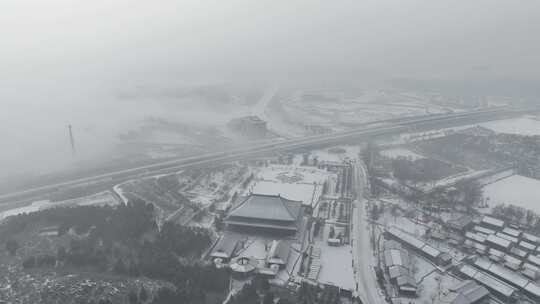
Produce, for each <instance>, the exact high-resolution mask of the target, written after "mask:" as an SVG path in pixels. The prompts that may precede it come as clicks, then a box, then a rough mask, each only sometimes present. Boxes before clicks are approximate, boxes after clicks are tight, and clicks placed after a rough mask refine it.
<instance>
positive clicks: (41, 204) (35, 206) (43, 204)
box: [0, 200, 51, 221]
mask: <svg viewBox="0 0 540 304" xmlns="http://www.w3.org/2000/svg"><path fill="white" fill-rule="evenodd" d="M50 205H51V201H49V200H44V201H35V202H33V203H32V204H31V205H28V206H24V207H18V208H13V209H9V210H5V211H3V212H1V213H0V221H1V220H3V219H5V218H6V217H8V216H12V215H18V214H23V213H31V212H36V211H39V210H41V209H45V208H47V207H50Z"/></svg>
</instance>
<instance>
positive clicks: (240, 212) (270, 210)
mask: <svg viewBox="0 0 540 304" xmlns="http://www.w3.org/2000/svg"><path fill="white" fill-rule="evenodd" d="M301 219H302V202H301V201H293V200H289V199H286V198H284V197H282V196H280V195H262V194H250V195H249V196H247V197H245V198H243V199H242V200H240V202H239V203H238V204H236V206H233V208H232V209H231V210H230V211H229V214H228V215H227V217H225V220H224V222H225V224H226V225H227V227H228V228H229V229H231V230H239V231H243V232H248V231H250V232H268V233H279V234H286V235H292V234H296V233H297V231H298V230H299V229H300V224H301Z"/></svg>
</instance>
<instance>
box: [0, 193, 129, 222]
mask: <svg viewBox="0 0 540 304" xmlns="http://www.w3.org/2000/svg"><path fill="white" fill-rule="evenodd" d="M117 204H119V201H118V200H117V199H116V197H115V196H113V195H112V193H111V192H110V191H105V192H101V193H98V194H95V195H91V196H85V197H81V198H76V199H70V200H65V201H58V202H51V201H49V200H43V201H35V202H33V203H32V204H31V205H28V206H24V207H18V208H13V209H9V210H5V211H3V212H0V221H1V220H3V219H5V218H6V217H8V216H12V215H18V214H23V213H31V212H36V211H40V210H45V209H48V208H52V207H70V206H71V207H74V206H104V205H111V206H114V205H117Z"/></svg>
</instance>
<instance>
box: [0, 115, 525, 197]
mask: <svg viewBox="0 0 540 304" xmlns="http://www.w3.org/2000/svg"><path fill="white" fill-rule="evenodd" d="M530 111H531V110H530V109H512V108H507V107H502V108H495V109H489V110H481V111H472V112H464V113H452V114H439V115H428V116H418V117H407V118H403V119H397V120H396V119H393V120H389V121H381V122H378V123H377V124H371V126H366V127H365V128H360V129H353V130H347V131H342V132H335V133H329V134H322V135H315V136H308V137H302V138H293V139H287V140H276V141H272V142H268V143H263V144H257V145H254V146H252V147H248V148H242V149H233V150H228V151H222V152H214V153H207V154H202V155H197V156H191V157H184V158H178V159H173V160H168V161H163V162H159V163H155V164H150V165H144V166H139V167H135V168H129V169H124V170H117V171H114V172H110V173H105V174H99V175H94V176H89V177H85V178H78V179H73V180H69V181H65V182H60V183H55V184H51V185H45V186H40V187H35V188H31V189H26V190H21V191H16V192H12V193H5V194H1V195H0V202H8V201H12V200H18V199H21V198H28V197H37V196H39V195H40V194H45V193H47V192H49V191H57V190H59V189H61V188H66V187H77V186H79V185H80V186H84V185H88V184H92V183H98V182H107V181H108V182H111V183H113V182H115V183H120V182H123V181H126V180H129V179H133V178H137V177H143V176H149V175H154V174H160V173H168V172H174V171H177V170H180V169H186V168H190V167H195V166H202V165H211V164H214V163H220V162H225V161H233V160H241V159H246V158H250V157H256V156H260V155H265V154H268V153H272V152H277V151H286V150H293V149H301V148H303V149H308V148H313V147H318V146H324V145H331V144H337V143H342V142H344V141H348V140H365V139H369V138H371V137H376V136H381V135H392V134H400V133H406V132H411V131H414V130H418V129H424V130H429V129H435V128H440V127H442V126H444V127H450V126H459V125H466V124H474V123H479V122H483V121H490V120H495V119H501V118H505V117H512V116H516V115H522V114H525V113H529V112H530Z"/></svg>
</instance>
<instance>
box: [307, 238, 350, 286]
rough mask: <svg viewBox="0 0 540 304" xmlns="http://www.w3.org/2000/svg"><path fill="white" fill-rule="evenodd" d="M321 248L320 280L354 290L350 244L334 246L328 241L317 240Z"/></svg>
mask: <svg viewBox="0 0 540 304" xmlns="http://www.w3.org/2000/svg"><path fill="white" fill-rule="evenodd" d="M316 243H317V245H318V246H319V248H321V265H322V266H321V272H320V273H319V279H318V281H319V282H321V283H328V284H331V285H334V286H339V287H340V288H343V289H348V290H354V289H355V280H354V273H353V267H352V260H353V257H352V249H351V247H350V246H340V247H332V246H328V245H327V244H326V242H316Z"/></svg>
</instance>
